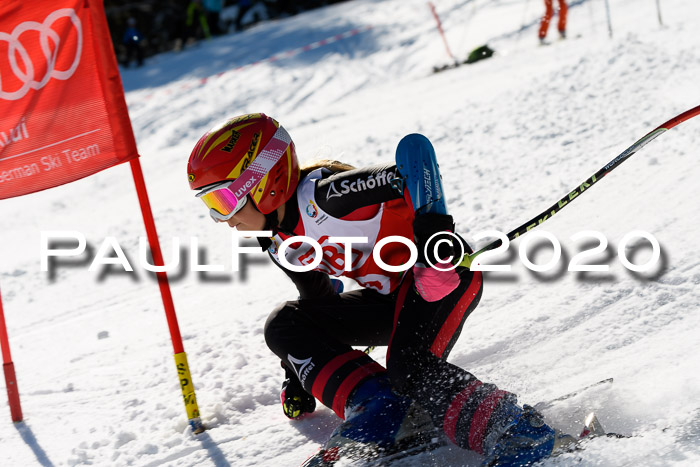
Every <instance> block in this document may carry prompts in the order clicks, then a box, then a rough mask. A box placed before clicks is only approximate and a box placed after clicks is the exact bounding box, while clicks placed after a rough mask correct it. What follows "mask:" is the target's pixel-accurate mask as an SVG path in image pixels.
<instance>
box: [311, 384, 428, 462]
mask: <svg viewBox="0 0 700 467" xmlns="http://www.w3.org/2000/svg"><path fill="white" fill-rule="evenodd" d="M434 432H435V429H434V426H433V423H432V420H431V419H430V417H429V416H428V414H427V412H425V411H424V410H423V409H422V408H421V407H419V406H418V405H417V404H414V403H413V402H412V401H411V399H409V398H408V397H403V396H399V395H398V394H396V393H394V392H393V391H392V389H391V385H390V384H389V381H388V379H387V378H386V377H384V376H378V377H373V378H371V379H369V380H367V381H365V382H364V383H362V384H361V385H360V387H358V388H357V389H356V390H355V391H354V392H353V393H352V394H351V396H350V397H349V398H348V403H347V404H346V406H345V421H344V422H343V423H341V424H340V425H339V426H338V427H337V428H336V429H335V430H334V431H333V433H332V434H331V436H330V439H329V440H328V442H326V444H325V446H324V447H323V448H322V449H321V450H320V451H319V452H318V453H317V454H316V455H314V456H312V457H311V458H309V459H308V460H307V461H306V462H305V463H304V464H303V466H304V467H311V466H324V467H325V466H332V465H334V464H335V463H336V462H337V461H339V460H341V459H365V460H367V459H375V458H378V457H382V456H385V455H389V454H392V453H395V452H398V451H400V450H402V449H405V448H408V447H412V446H415V445H419V444H423V443H426V442H429V441H430V436H432V435H433V433H434Z"/></svg>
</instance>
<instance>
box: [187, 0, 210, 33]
mask: <svg viewBox="0 0 700 467" xmlns="http://www.w3.org/2000/svg"><path fill="white" fill-rule="evenodd" d="M185 25H186V30H187V40H186V41H185V42H187V41H189V40H190V39H195V40H196V39H201V38H203V37H204V38H207V39H211V33H210V31H209V23H208V22H207V17H206V15H205V13H204V7H203V6H202V0H192V1H191V2H190V3H189V5H187V19H186V21H185Z"/></svg>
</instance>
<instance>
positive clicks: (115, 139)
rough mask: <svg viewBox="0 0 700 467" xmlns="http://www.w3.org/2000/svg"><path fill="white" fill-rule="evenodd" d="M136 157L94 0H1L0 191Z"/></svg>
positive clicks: (43, 185)
mask: <svg viewBox="0 0 700 467" xmlns="http://www.w3.org/2000/svg"><path fill="white" fill-rule="evenodd" d="M135 157H138V154H137V150H136V142H135V141H134V136H133V132H132V130H131V123H130V121H129V115H128V113H127V108H126V103H125V101H124V95H123V91H122V87H121V79H120V77H119V69H118V67H117V63H116V60H115V59H114V52H113V50H112V41H111V38H110V34H109V29H108V26H107V21H106V19H105V14H104V9H103V5H102V2H101V1H99V0H92V1H86V0H51V1H46V0H44V1H31V2H28V1H23V0H2V2H0V199H4V198H10V197H13V196H20V195H25V194H28V193H33V192H36V191H40V190H45V189H47V188H51V187H55V186H58V185H62V184H64V183H68V182H72V181H74V180H78V179H80V178H83V177H87V176H88V175H91V174H93V173H95V172H98V171H100V170H103V169H106V168H109V167H112V166H114V165H116V164H119V163H121V162H125V161H128V160H129V159H132V158H135Z"/></svg>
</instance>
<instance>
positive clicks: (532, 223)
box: [459, 105, 700, 268]
mask: <svg viewBox="0 0 700 467" xmlns="http://www.w3.org/2000/svg"><path fill="white" fill-rule="evenodd" d="M699 114H700V105H698V106H696V107H693V108H692V109H690V110H686V111H685V112H683V113H682V114H680V115H678V116H676V117H673V118H672V119H671V120H669V121H667V122H666V123H664V124H662V125H660V126H658V127H657V128H655V129H654V130H652V131H650V132H649V133H647V134H646V135H644V136H643V137H642V138H640V139H639V140H638V141H637V142H636V143H634V144H633V145H632V146H630V147H628V148H627V149H625V150H624V151H623V152H622V153H621V154H620V155H619V156H617V157H616V158H614V159H613V160H611V161H610V162H608V163H607V164H606V165H605V166H604V167H602V168H601V169H600V170H598V171H597V172H596V173H594V174H593V175H591V176H590V177H589V178H588V179H586V180H585V181H584V182H583V183H581V185H579V186H578V187H576V188H574V189H573V190H572V191H571V192H569V193H568V194H566V195H565V196H564V197H563V198H562V199H560V200H559V201H558V202H557V203H556V204H554V205H552V206H551V207H550V208H549V209H547V210H545V211H542V212H541V213H540V214H538V215H537V216H535V217H533V218H532V219H530V220H529V221H527V222H525V223H524V224H523V225H521V226H520V227H518V228H517V229H514V230H511V231H510V232H508V235H507V237H508V240H514V239H516V238H518V237H519V236H521V235H523V234H525V233H527V232H529V231H530V230H532V229H534V228H535V227H537V226H538V225H540V224H541V223H543V222H544V221H546V220H547V219H549V218H550V217H552V216H553V215H554V214H556V213H558V212H559V211H561V209H562V208H563V207H564V206H566V205H568V204H570V203H571V201H573V200H574V199H575V198H576V197H578V196H579V195H580V194H582V193H583V192H584V191H587V190H588V189H589V188H590V187H592V186H593V185H594V184H595V183H597V182H598V181H599V180H600V179H601V178H603V177H604V176H605V175H607V174H609V173H610V172H612V171H613V170H614V169H615V168H617V167H618V166H619V165H620V164H622V163H623V162H624V161H626V160H627V159H629V158H630V157H632V155H633V154H634V153H636V152H637V151H639V150H640V149H642V148H643V147H644V146H646V145H647V144H648V143H650V142H651V141H652V140H653V139H654V138H656V137H657V136H659V135H660V134H662V133H664V132H666V131H668V130H670V129H671V128H673V127H674V126H676V125H678V124H680V123H683V122H684V121H686V120H689V119H691V118H693V117H695V116H697V115H699ZM501 243H502V242H501V240H500V239H497V240H494V241H493V242H491V243H489V244H488V245H486V246H485V247H483V248H481V249H480V250H478V251H476V252H474V253H472V254H466V255H464V256H463V257H462V261H461V262H460V263H459V266H464V267H467V268H468V267H471V264H472V261H474V258H476V257H477V256H479V255H480V254H481V253H484V252H486V251H489V250H493V249H495V248H498V247H499V246H501Z"/></svg>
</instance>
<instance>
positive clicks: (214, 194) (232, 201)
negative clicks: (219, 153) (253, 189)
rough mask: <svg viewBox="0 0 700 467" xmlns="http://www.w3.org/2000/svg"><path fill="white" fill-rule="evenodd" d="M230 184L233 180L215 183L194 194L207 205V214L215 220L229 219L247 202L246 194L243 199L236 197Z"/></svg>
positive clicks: (223, 220)
mask: <svg viewBox="0 0 700 467" xmlns="http://www.w3.org/2000/svg"><path fill="white" fill-rule="evenodd" d="M231 185H233V181H226V182H221V183H217V184H216V185H213V186H211V187H209V188H206V189H204V190H202V191H200V192H199V193H197V195H196V196H197V198H199V199H201V200H202V201H204V204H206V205H207V207H208V208H209V215H210V216H211V217H212V219H214V221H216V222H225V221H227V220H229V219H231V218H232V217H233V216H235V215H236V213H237V212H238V211H240V210H241V209H243V206H245V205H246V203H247V202H248V196H247V194H246V195H244V196H243V199H238V198H236V195H235V194H234V193H233V190H232V189H231Z"/></svg>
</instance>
